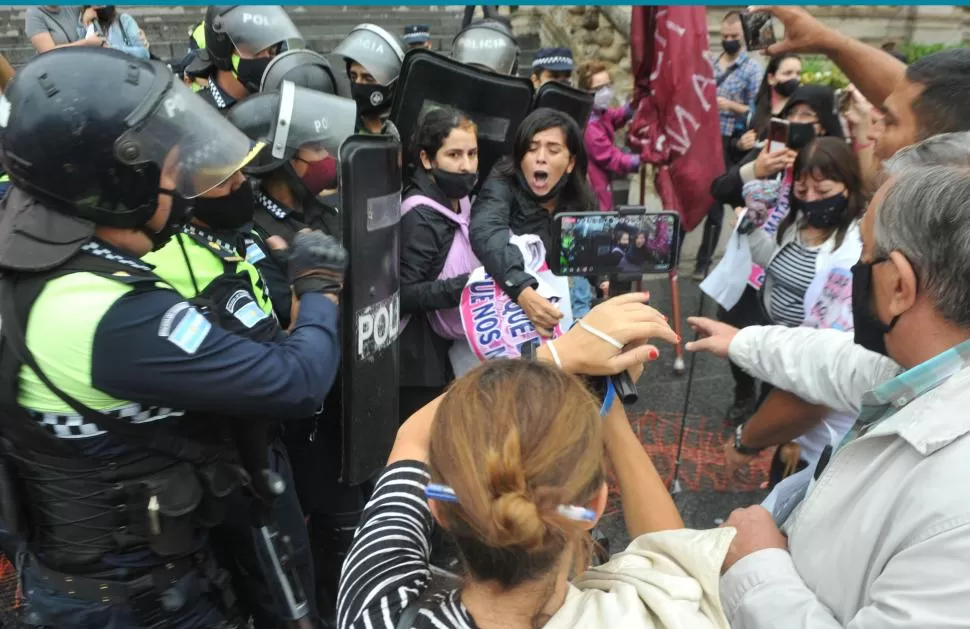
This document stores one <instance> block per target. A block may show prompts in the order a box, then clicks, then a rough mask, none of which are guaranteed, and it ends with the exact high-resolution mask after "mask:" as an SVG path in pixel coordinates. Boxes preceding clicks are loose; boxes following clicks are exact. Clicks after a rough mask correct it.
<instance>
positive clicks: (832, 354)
mask: <svg viewBox="0 0 970 629" xmlns="http://www.w3.org/2000/svg"><path fill="white" fill-rule="evenodd" d="M968 147H970V134H968V133H959V134H947V135H942V136H937V137H934V138H930V139H928V140H926V141H924V142H923V143H921V144H919V145H916V146H914V147H911V148H908V149H904V150H903V151H901V152H900V153H899V154H898V155H897V156H896V157H895V158H894V159H893V160H891V161H890V163H888V164H887V168H886V170H887V174H888V175H889V176H890V178H889V180H888V181H887V182H886V183H885V184H884V185H883V186H882V187H881V188H880V190H879V191H878V192H877V194H876V196H875V197H874V198H873V200H872V202H871V203H870V205H869V208H868V210H867V211H866V213H865V215H864V218H863V221H862V238H863V243H864V244H863V253H862V258H861V260H860V261H859V263H858V264H857V265H856V266H855V267H854V268H853V319H854V326H855V330H854V339H855V343H853V342H852V339H853V336H850V335H849V334H846V333H844V332H838V331H834V330H810V329H807V328H796V329H789V328H778V327H766V328H758V327H751V328H747V329H745V330H741V331H738V330H735V329H734V328H731V327H730V326H727V325H724V324H719V323H716V322H713V321H710V320H707V319H699V318H692V319H689V321H690V323H691V325H693V326H694V327H695V328H696V329H698V330H699V331H700V332H701V333H702V334H703V335H705V336H707V338H704V339H702V340H699V341H696V342H693V343H688V344H687V349H688V350H690V351H711V352H713V353H715V354H717V355H720V356H728V355H729V356H730V358H731V360H732V361H735V362H737V363H738V364H739V365H742V366H743V367H744V368H745V369H748V370H750V371H751V372H752V373H754V374H756V375H758V376H759V377H763V378H765V379H766V380H769V381H771V382H772V383H773V384H775V385H777V386H778V387H781V388H784V389H788V390H791V391H793V392H795V393H797V394H798V395H800V396H801V397H803V398H805V399H807V400H810V401H813V402H817V403H821V404H827V405H829V406H832V407H833V408H835V409H837V410H842V411H844V412H852V413H856V414H857V416H858V419H857V420H856V423H855V425H854V426H853V428H852V430H851V431H850V432H849V435H848V437H847V438H846V439H845V440H844V441H843V442H842V443H841V444H840V445H839V446H838V447H837V448H835V450H834V452H832V454H831V457H829V456H823V457H822V459H821V460H820V461H819V464H818V468H817V469H815V470H814V471H811V470H806V471H805V472H803V473H802V474H800V475H798V476H796V477H793V478H791V479H789V480H788V481H786V484H787V487H786V489H785V491H784V492H783V493H782V492H779V494H778V500H777V502H776V504H775V506H774V512H773V514H772V513H769V512H768V511H766V510H765V509H764V508H762V507H751V508H748V509H744V510H738V511H736V512H735V513H733V514H732V515H731V517H730V518H729V519H728V521H727V523H726V525H727V526H733V527H735V528H736V529H737V531H738V535H737V537H736V538H735V539H734V541H733V542H732V549H731V551H730V552H729V553H728V558H727V560H726V561H725V565H724V568H725V570H726V572H725V574H724V576H723V577H722V579H721V599H722V601H723V602H724V606H725V612H726V613H727V616H728V618H729V619H730V620H731V626H732V627H740V628H742V629H760V628H764V629H768V628H774V627H778V626H781V625H785V626H789V625H797V626H813V627H814V626H819V627H821V626H825V627H856V626H872V627H892V628H899V629H902V628H912V629H916V628H922V627H930V626H932V627H961V626H963V625H964V624H965V619H966V615H965V610H966V601H967V600H970V583H968V582H967V581H966V580H965V579H954V578H953V575H954V574H959V573H960V571H961V570H963V567H964V566H965V565H966V564H967V563H968V562H970V503H968V501H967V496H966V491H964V490H963V489H962V486H963V485H962V479H964V478H966V477H967V474H968V473H970V437H968V435H970V422H968V420H967V415H966V413H965V412H964V411H963V409H964V408H966V405H967V404H970V396H968V391H970V386H968V384H970V370H968V369H967V366H968V365H970V342H968V341H970V318H968V313H970V303H968V295H970V285H968V281H970V148H968ZM880 354H881V355H880ZM829 451H831V449H829ZM781 488H782V487H781V486H780V487H779V488H778V489H779V490H780V489H781ZM776 523H777V525H776ZM778 526H780V527H781V530H779V528H778Z"/></svg>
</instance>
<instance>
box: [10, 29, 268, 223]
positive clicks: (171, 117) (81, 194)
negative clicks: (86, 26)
mask: <svg viewBox="0 0 970 629" xmlns="http://www.w3.org/2000/svg"><path fill="white" fill-rule="evenodd" d="M95 77H97V78H95ZM95 84H96V85H97V88H96V89H95V88H93V86H94V85H95ZM0 145H2V149H0V163H2V165H3V167H4V168H5V169H6V170H7V172H8V173H9V174H10V179H11V181H12V182H13V183H14V185H15V186H17V187H18V188H20V189H21V190H23V191H24V192H27V193H28V194H29V195H31V196H33V197H35V198H37V199H39V200H41V201H44V202H45V203H47V204H48V205H50V207H51V208H52V209H55V210H57V211H58V212H60V213H63V214H67V215H70V216H74V217H78V218H81V219H85V220H88V221H91V222H92V223H94V224H97V225H108V226H114V227H126V228H134V227H139V226H142V225H144V224H145V223H146V222H147V221H148V220H150V219H151V217H152V216H153V215H154V213H155V211H156V208H157V204H158V195H159V187H160V177H161V175H162V172H163V171H164V172H165V173H166V180H167V181H168V180H171V184H170V185H171V186H172V188H171V190H172V191H173V192H174V193H176V194H177V195H179V196H181V197H182V198H185V199H191V198H194V197H197V196H199V195H201V194H204V193H205V192H207V191H209V190H211V189H212V188H214V187H216V186H218V185H219V184H220V183H222V182H224V181H225V180H226V179H228V178H229V177H230V176H232V175H233V174H234V173H235V172H236V171H237V170H239V169H240V167H241V166H242V165H243V164H244V163H245V162H246V161H247V160H248V159H251V158H252V153H253V143H252V142H250V140H249V138H247V137H246V136H245V135H244V134H242V133H240V132H239V131H238V130H237V129H235V128H233V127H232V125H230V124H229V123H227V122H226V121H225V120H223V119H222V117H221V115H220V114H219V112H217V111H216V110H215V109H213V108H211V107H208V106H207V105H206V104H205V102H204V101H202V100H201V99H199V97H198V96H196V95H195V94H193V93H192V92H191V91H190V90H189V88H187V87H186V86H185V85H184V84H183V83H182V82H181V81H179V80H177V79H176V77H175V76H174V75H173V74H172V72H171V71H170V70H169V68H168V66H166V65H165V64H164V63H161V62H157V61H142V60H139V59H136V58H134V57H131V56H130V55H126V54H124V53H122V52H118V51H115V50H112V49H107V48H86V47H80V48H77V47H76V48H65V49H59V50H54V51H51V52H50V53H45V54H43V55H39V56H37V57H35V58H34V59H32V60H31V61H30V62H28V63H27V65H25V66H24V67H23V68H22V69H21V70H20V71H19V72H18V73H17V75H16V76H15V77H14V79H13V80H12V81H11V82H10V83H9V84H8V85H7V87H6V90H5V91H4V93H3V95H2V96H0Z"/></svg>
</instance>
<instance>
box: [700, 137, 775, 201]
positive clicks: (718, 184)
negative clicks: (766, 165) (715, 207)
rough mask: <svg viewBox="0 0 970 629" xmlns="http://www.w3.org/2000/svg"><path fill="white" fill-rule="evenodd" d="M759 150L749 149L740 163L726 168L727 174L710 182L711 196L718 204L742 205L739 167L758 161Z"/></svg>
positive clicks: (742, 185)
mask: <svg viewBox="0 0 970 629" xmlns="http://www.w3.org/2000/svg"><path fill="white" fill-rule="evenodd" d="M761 150H762V149H760V148H755V149H751V150H750V151H748V154H747V155H745V156H744V157H742V158H741V161H740V162H738V163H737V164H735V165H734V166H731V167H730V168H728V170H727V172H725V173H724V174H723V175H721V176H719V177H717V178H715V179H714V181H712V182H711V196H712V197H714V199H715V200H716V201H717V202H718V203H727V204H728V205H730V206H731V207H741V206H743V205H744V194H743V190H744V181H742V180H741V167H742V166H744V165H746V164H750V163H751V162H753V161H754V160H756V159H758V155H759V154H760V153H761Z"/></svg>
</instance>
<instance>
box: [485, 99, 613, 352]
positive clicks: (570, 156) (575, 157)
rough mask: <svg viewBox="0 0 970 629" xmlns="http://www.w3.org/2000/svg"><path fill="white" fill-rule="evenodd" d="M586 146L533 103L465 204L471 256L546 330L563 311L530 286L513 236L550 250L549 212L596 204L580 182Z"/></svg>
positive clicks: (572, 128)
mask: <svg viewBox="0 0 970 629" xmlns="http://www.w3.org/2000/svg"><path fill="white" fill-rule="evenodd" d="M585 172H586V150H585V148H584V147H583V138H582V133H581V132H580V130H579V126H578V125H577V124H576V122H575V121H574V120H573V119H572V118H570V117H569V116H567V115H566V114H563V113H561V112H558V111H555V110H553V109H547V108H540V109H537V110H535V111H534V112H532V113H531V114H529V115H528V116H527V117H526V119H525V120H523V121H522V124H520V125H519V128H518V129H517V130H516V132H515V140H514V142H513V144H512V155H511V158H505V159H503V160H502V161H500V162H499V163H498V164H497V165H496V166H495V168H494V169H493V170H492V173H491V175H489V177H488V179H487V180H486V181H485V185H484V186H482V189H481V191H480V192H479V193H478V197H477V198H476V199H475V203H474V205H473V206H472V220H471V232H470V236H471V241H472V250H473V251H474V253H475V256H476V257H477V258H478V259H479V260H481V261H482V263H483V264H484V266H485V270H486V271H488V273H489V275H491V276H492V277H493V278H495V281H496V283H498V285H499V286H501V287H502V290H504V291H505V293H506V294H507V295H508V296H509V297H511V298H512V299H514V300H515V301H516V303H518V304H519V306H521V307H522V309H523V310H524V311H525V313H526V314H527V315H528V316H529V320H531V321H532V323H533V324H535V326H536V328H537V329H539V330H540V331H541V332H543V333H544V334H546V335H549V334H551V332H552V329H553V328H554V327H555V326H556V324H557V323H558V322H559V320H560V319H561V318H562V312H560V310H559V308H557V307H556V306H554V305H553V304H552V303H551V302H550V301H549V300H548V299H546V298H545V297H542V296H541V295H539V293H538V292H536V288H537V287H538V282H537V281H536V279H535V278H534V277H533V276H532V275H530V274H529V273H528V272H526V270H525V266H524V265H525V261H524V259H523V257H522V254H521V252H520V251H519V249H518V248H517V247H516V246H515V245H513V244H511V243H510V242H509V239H510V232H511V233H512V234H516V235H519V234H535V235H537V236H539V237H540V238H541V239H542V243H543V244H544V245H545V248H546V254H547V255H549V254H550V253H551V252H552V250H553V248H552V246H551V245H552V238H553V216H554V215H555V214H556V213H557V212H561V211H574V212H588V211H591V210H593V209H594V208H595V207H596V205H595V204H596V200H595V199H594V198H593V195H592V194H591V192H590V190H589V185H588V184H587V182H586V175H585Z"/></svg>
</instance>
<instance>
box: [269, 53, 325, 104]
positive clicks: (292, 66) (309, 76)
mask: <svg viewBox="0 0 970 629" xmlns="http://www.w3.org/2000/svg"><path fill="white" fill-rule="evenodd" d="M283 81H290V82H291V83H294V84H295V85H296V86H297V87H305V88H307V89H311V90H316V91H318V92H324V93H326V94H336V93H337V81H336V78H335V77H334V75H333V70H332V69H331V68H330V62H329V61H327V58H326V57H324V56H323V55H321V54H319V53H316V52H313V51H312V50H288V51H286V52H284V53H282V54H280V55H277V56H276V57H274V58H273V60H272V61H270V62H269V65H268V66H266V72H264V73H263V80H262V82H261V83H260V85H259V91H260V92H276V91H278V90H279V89H280V87H281V86H282V85H283Z"/></svg>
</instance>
